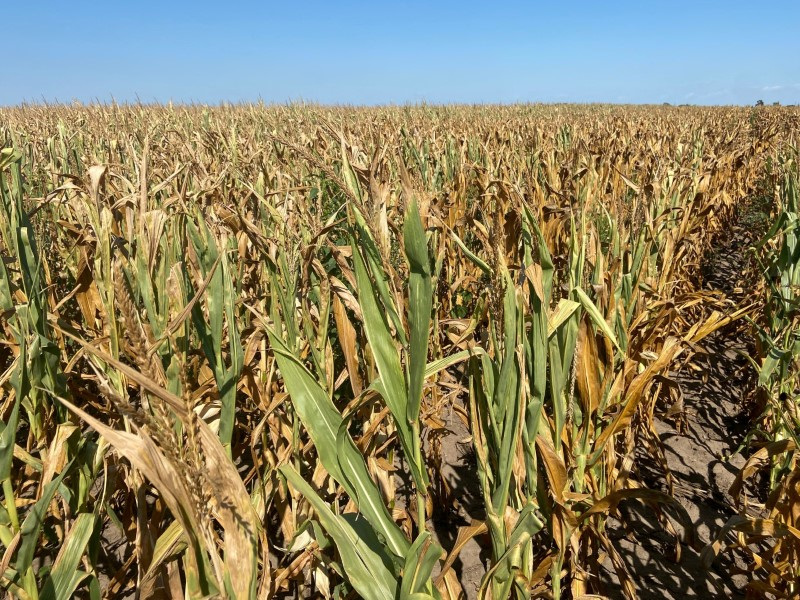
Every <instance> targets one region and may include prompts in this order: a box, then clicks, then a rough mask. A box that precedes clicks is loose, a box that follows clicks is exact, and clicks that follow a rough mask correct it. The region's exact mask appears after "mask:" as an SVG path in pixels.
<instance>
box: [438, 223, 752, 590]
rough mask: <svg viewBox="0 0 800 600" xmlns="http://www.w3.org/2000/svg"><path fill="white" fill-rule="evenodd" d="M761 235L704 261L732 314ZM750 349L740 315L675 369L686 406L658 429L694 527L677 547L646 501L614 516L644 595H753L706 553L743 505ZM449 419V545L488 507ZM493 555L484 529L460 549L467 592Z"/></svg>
mask: <svg viewBox="0 0 800 600" xmlns="http://www.w3.org/2000/svg"><path fill="white" fill-rule="evenodd" d="M753 236H754V233H753V230H752V228H750V227H748V226H745V225H744V224H734V225H733V226H732V227H730V228H729V229H728V232H727V235H726V236H725V238H724V239H721V240H719V241H718V242H717V244H716V245H715V247H714V248H713V251H712V252H711V253H710V255H709V256H708V258H707V262H706V264H705V265H704V269H703V271H704V272H703V287H704V288H705V289H706V290H709V291H714V292H715V293H718V294H720V295H721V297H722V298H724V303H725V305H726V306H728V307H729V310H730V312H734V311H735V310H736V309H737V308H738V307H739V305H740V303H741V302H743V301H745V299H746V298H745V293H744V292H743V289H745V290H746V288H747V284H746V282H744V281H742V279H743V278H744V277H745V273H746V271H747V269H746V267H747V248H748V246H749V245H750V244H752V241H753ZM751 348H752V340H751V339H750V337H749V335H748V334H747V331H746V326H743V323H742V322H738V323H733V324H731V325H729V326H727V327H725V328H723V329H720V330H718V331H717V332H715V333H714V334H712V335H710V336H708V337H707V338H705V339H704V340H702V341H701V342H700V344H699V345H698V347H697V348H696V349H695V350H696V355H695V356H694V357H692V360H691V361H690V365H687V366H684V367H683V368H682V369H681V370H680V371H679V372H677V373H670V374H669V375H670V377H672V378H673V379H675V380H676V381H677V382H678V383H679V384H680V388H681V392H682V396H683V406H682V414H680V415H679V417H678V418H677V419H676V420H675V421H667V420H664V419H662V418H659V417H656V431H657V433H658V436H659V438H660V440H661V443H662V445H663V448H664V452H665V458H666V461H667V465H668V467H669V469H670V471H671V473H672V477H673V489H674V497H675V499H676V500H677V501H678V502H679V503H680V504H681V505H682V506H683V507H684V509H685V510H686V512H687V513H688V515H689V518H690V519H691V522H692V528H691V530H689V531H683V530H682V528H681V527H678V528H677V529H678V531H679V533H681V534H683V536H684V540H685V541H683V542H681V543H680V544H679V545H678V548H677V550H678V552H676V541H675V538H674V536H672V535H670V534H669V533H668V532H667V531H665V529H664V527H663V525H662V524H661V523H659V522H658V520H657V518H656V515H655V514H654V513H653V511H652V510H650V509H647V508H643V507H642V506H641V504H637V503H636V502H629V503H626V504H623V505H621V506H620V512H621V514H622V517H623V518H622V520H616V519H611V520H610V522H609V533H610V536H611V537H612V539H613V541H614V544H615V547H616V548H617V550H618V551H619V553H620V555H621V557H622V559H623V560H624V562H625V565H626V567H627V569H628V571H629V573H630V578H631V580H632V581H633V583H634V585H635V587H636V592H637V594H638V596H639V598H640V599H641V600H648V599H651V598H652V599H661V598H664V599H667V600H679V599H683V598H686V597H691V598H743V597H744V595H743V593H742V592H741V590H742V588H743V586H744V584H745V583H746V580H745V579H744V578H743V576H732V575H731V569H732V567H735V565H733V564H731V563H730V562H729V560H726V557H724V556H722V557H720V558H719V559H718V560H717V561H716V562H715V563H714V564H713V565H712V566H711V567H710V568H706V567H705V566H704V565H703V563H702V561H701V558H700V553H701V551H702V549H703V547H704V546H705V545H706V544H707V543H708V542H709V541H711V540H712V539H713V538H714V536H715V535H716V534H717V533H718V531H719V530H720V528H721V527H722V526H723V524H724V523H725V522H726V521H727V520H728V519H729V518H730V517H731V516H733V515H734V514H735V513H736V511H735V508H734V506H733V501H732V499H731V498H730V496H729V494H728V489H729V488H730V485H731V484H732V483H733V481H734V478H735V476H736V473H737V472H738V470H739V468H740V467H741V466H742V464H743V463H744V458H742V456H741V455H740V454H738V453H737V452H736V451H737V449H738V448H739V446H740V445H741V444H742V442H743V440H744V438H745V435H746V434H747V431H748V415H747V413H746V411H745V408H744V406H743V403H742V400H743V397H744V396H745V392H746V389H747V386H748V381H749V377H750V376H751V372H752V370H751V369H750V368H749V366H748V362H747V358H746V355H747V353H748V352H749V351H750V349H751ZM442 417H443V420H444V421H445V423H446V427H447V428H448V429H449V430H450V434H449V435H447V436H445V437H444V438H443V440H442V459H443V463H444V464H443V465H442V473H443V475H444V476H445V479H446V481H447V483H448V485H449V487H451V488H452V490H451V497H452V498H454V499H456V500H457V502H458V504H459V509H458V513H459V514H452V515H447V518H446V519H445V520H444V521H441V522H438V523H434V524H433V525H434V527H433V529H434V530H435V531H436V533H437V535H438V537H439V539H440V541H441V543H442V545H443V547H444V548H445V549H446V550H448V551H449V550H450V548H451V547H452V544H453V543H454V542H455V538H456V535H457V530H458V527H459V526H462V525H465V524H467V523H469V522H470V521H472V520H474V519H482V518H483V516H484V515H483V514H482V508H481V498H480V489H479V482H478V481H477V474H476V473H475V464H474V456H473V454H472V448H471V441H470V437H469V431H468V430H467V428H466V427H465V426H464V424H463V422H462V419H461V418H459V417H458V416H457V415H456V414H455V411H454V412H453V413H452V414H445V415H442ZM648 460H649V458H647V457H646V453H645V452H644V451H643V452H642V453H641V455H640V456H637V460H636V462H637V464H636V465H635V469H636V470H637V471H638V473H639V475H640V476H641V477H642V478H643V479H644V483H645V484H646V485H647V486H648V487H650V488H652V489H658V490H661V491H667V486H666V481H665V478H664V476H663V469H659V468H658V467H656V466H655V465H652V464H648ZM674 513H675V511H674V510H673V511H671V514H674ZM678 554H679V556H678ZM488 559H489V548H488V539H487V538H485V537H478V538H475V539H472V540H470V541H469V542H468V543H467V544H466V545H465V546H464V548H463V549H462V550H461V552H460V554H459V557H458V559H457V560H456V562H455V564H454V568H455V570H456V573H457V575H458V578H459V580H460V581H461V583H462V585H463V587H464V591H465V594H466V597H467V600H473V599H474V598H477V596H478V587H479V585H480V581H481V578H482V577H483V575H484V574H485V572H486V566H485V565H486V563H487V561H488ZM606 567H607V568H606V571H605V572H604V573H603V574H602V576H601V578H602V581H601V583H602V585H603V587H604V588H605V590H606V593H607V594H608V597H610V598H623V597H624V595H623V593H622V587H621V585H620V583H619V580H618V578H617V576H616V574H615V573H614V572H613V569H612V567H611V562H610V561H609V560H606Z"/></svg>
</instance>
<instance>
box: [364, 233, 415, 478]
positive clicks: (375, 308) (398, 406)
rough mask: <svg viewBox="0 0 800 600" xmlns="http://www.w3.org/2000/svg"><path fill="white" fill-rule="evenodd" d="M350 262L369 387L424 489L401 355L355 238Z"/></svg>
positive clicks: (413, 472)
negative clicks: (372, 371)
mask: <svg viewBox="0 0 800 600" xmlns="http://www.w3.org/2000/svg"><path fill="white" fill-rule="evenodd" d="M353 263H354V265H355V275H356V285H357V286H358V302H359V304H360V305H361V311H362V314H363V316H364V330H365V332H366V334H367V341H369V346H370V348H371V349H372V355H373V356H374V357H375V364H376V365H377V367H378V372H379V373H380V380H379V381H376V382H374V383H373V385H372V387H373V388H374V389H375V390H376V391H377V392H378V393H379V394H380V395H381V396H382V397H383V399H384V401H385V402H386V405H387V406H388V407H389V410H390V411H391V413H392V416H393V417H394V421H395V425H396V426H397V432H398V437H399V438H400V444H401V446H402V447H403V453H404V454H405V457H406V460H407V461H408V464H409V467H410V469H411V476H412V477H413V479H414V483H415V484H416V486H417V488H418V489H419V490H421V491H424V490H425V488H426V487H427V484H428V478H427V474H426V473H425V469H424V466H423V465H421V464H419V463H417V461H416V460H415V457H416V455H417V453H416V452H415V451H414V436H413V432H412V428H411V425H410V423H409V422H408V394H407V391H406V382H405V376H404V374H403V367H402V365H401V364H400V354H399V352H398V349H397V346H396V344H395V341H394V339H393V338H392V333H391V331H390V330H389V325H388V323H387V322H386V320H385V319H384V311H383V310H381V308H380V306H379V305H378V298H377V295H376V293H375V289H374V288H373V284H372V280H371V279H370V277H369V274H368V273H367V268H366V265H365V264H364V261H363V259H362V258H361V253H360V252H359V249H358V245H357V244H356V243H355V240H353Z"/></svg>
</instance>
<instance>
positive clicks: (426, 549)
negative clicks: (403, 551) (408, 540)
mask: <svg viewBox="0 0 800 600" xmlns="http://www.w3.org/2000/svg"><path fill="white" fill-rule="evenodd" d="M443 555H444V551H443V550H442V547H441V546H439V544H437V543H436V542H434V541H433V539H432V538H431V534H430V533H429V532H427V531H423V532H421V533H420V534H419V536H417V539H416V540H414V543H413V544H412V545H411V548H410V549H409V551H408V555H407V556H406V562H405V566H404V567H403V578H402V580H401V582H400V598H411V597H413V596H414V594H424V597H426V598H430V597H432V596H431V594H434V595H436V596H438V595H439V593H438V592H437V591H435V588H433V586H432V585H431V574H432V573H433V568H434V567H435V566H436V564H437V563H438V562H439V559H441V558H442V556H443Z"/></svg>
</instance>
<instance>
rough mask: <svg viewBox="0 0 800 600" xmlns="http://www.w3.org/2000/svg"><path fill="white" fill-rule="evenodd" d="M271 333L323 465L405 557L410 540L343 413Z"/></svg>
mask: <svg viewBox="0 0 800 600" xmlns="http://www.w3.org/2000/svg"><path fill="white" fill-rule="evenodd" d="M267 333H268V335H269V338H270V344H271V345H272V348H273V351H274V352H275V358H276V360H277V361H278V367H279V368H280V370H281V374H282V375H283V379H284V382H285V385H286V389H287V391H288V392H289V397H290V398H291V401H292V406H293V407H294V409H295V411H297V414H298V416H299V417H300V420H301V421H302V422H303V425H305V427H306V429H307V430H308V434H309V436H311V439H312V441H313V442H314V445H315V446H316V447H317V453H318V455H319V459H320V461H321V462H322V465H323V466H324V467H325V469H326V470H327V471H328V473H330V474H331V476H332V477H333V478H334V479H335V480H336V481H338V482H339V483H340V484H341V485H342V486H343V487H344V488H345V490H346V491H347V493H348V494H349V495H350V496H351V497H352V498H353V499H354V500H357V501H358V507H359V510H360V511H361V512H362V513H363V514H364V516H365V518H366V519H367V520H368V521H369V522H370V523H371V524H372V525H373V527H375V529H376V531H378V532H379V533H380V534H381V535H383V537H384V538H385V540H386V543H387V545H388V546H389V549H390V550H391V551H392V552H393V553H394V554H395V555H397V556H398V557H402V556H405V553H406V551H407V550H408V546H409V543H408V540H406V538H405V536H404V535H403V533H402V531H400V528H399V527H398V526H397V525H396V524H395V522H394V521H392V519H391V516H390V515H389V512H388V510H387V509H386V506H385V505H384V503H383V500H382V499H381V496H380V492H379V491H378V488H377V487H376V486H375V483H374V482H373V481H372V479H371V478H370V476H369V471H367V466H366V463H365V462H364V457H363V456H361V453H360V452H359V451H358V449H357V448H356V446H355V444H354V443H353V440H352V438H351V437H350V434H349V433H347V429H346V427H344V428H343V419H342V415H341V414H340V413H339V411H338V410H337V409H336V407H335V406H334V404H333V402H332V401H331V399H330V398H329V397H328V395H327V394H326V393H325V391H324V390H323V389H322V387H321V386H320V385H319V383H318V382H317V380H316V379H315V378H314V376H313V375H312V374H311V373H310V372H309V370H308V369H306V367H305V366H304V365H303V364H302V363H301V362H300V361H299V360H298V359H297V357H295V356H294V355H293V354H292V353H291V352H289V350H288V348H287V347H286V345H285V344H284V343H283V340H281V339H280V337H279V336H278V335H277V334H276V333H275V332H274V331H273V330H272V329H270V328H268V329H267Z"/></svg>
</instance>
